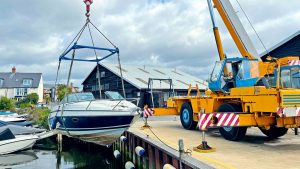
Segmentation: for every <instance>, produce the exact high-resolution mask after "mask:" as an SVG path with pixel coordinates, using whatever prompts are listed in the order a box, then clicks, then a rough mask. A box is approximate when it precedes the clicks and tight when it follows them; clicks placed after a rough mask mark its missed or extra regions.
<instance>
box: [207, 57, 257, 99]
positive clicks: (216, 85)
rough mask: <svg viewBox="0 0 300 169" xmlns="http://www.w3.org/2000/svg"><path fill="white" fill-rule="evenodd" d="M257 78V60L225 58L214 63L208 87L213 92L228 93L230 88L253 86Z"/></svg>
mask: <svg viewBox="0 0 300 169" xmlns="http://www.w3.org/2000/svg"><path fill="white" fill-rule="evenodd" d="M258 78H259V69H258V60H257V59H248V58H226V59H224V60H221V61H217V62H216V63H215V66H214V69H213V71H212V73H211V75H210V79H209V84H208V85H209V89H210V90H211V91H213V92H223V93H230V89H231V88H238V87H249V86H254V85H255V84H256V82H257V81H258Z"/></svg>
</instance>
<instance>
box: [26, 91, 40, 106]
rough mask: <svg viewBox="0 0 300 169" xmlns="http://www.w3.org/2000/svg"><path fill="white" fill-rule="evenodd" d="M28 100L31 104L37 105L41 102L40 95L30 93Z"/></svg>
mask: <svg viewBox="0 0 300 169" xmlns="http://www.w3.org/2000/svg"><path fill="white" fill-rule="evenodd" d="M26 100H27V102H30V103H31V104H37V102H38V101H39V95H38V94H36V93H30V94H28V95H27V97H26Z"/></svg>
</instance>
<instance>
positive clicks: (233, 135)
mask: <svg viewBox="0 0 300 169" xmlns="http://www.w3.org/2000/svg"><path fill="white" fill-rule="evenodd" d="M242 111H243V110H242V108H241V106H239V105H237V104H232V103H225V104H222V105H221V106H220V107H219V109H218V112H242ZM219 132H220V134H221V135H222V137H223V138H225V139H226V140H230V141H238V140H241V139H242V138H244V137H245V135H246V132H247V127H220V128H219Z"/></svg>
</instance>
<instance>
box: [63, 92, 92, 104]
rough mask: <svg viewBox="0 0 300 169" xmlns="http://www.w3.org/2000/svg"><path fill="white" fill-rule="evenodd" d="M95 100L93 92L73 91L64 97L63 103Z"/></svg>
mask: <svg viewBox="0 0 300 169" xmlns="http://www.w3.org/2000/svg"><path fill="white" fill-rule="evenodd" d="M92 100H95V98H94V95H93V94H92V93H71V94H68V95H67V96H65V97H64V99H63V100H62V103H70V102H81V101H92Z"/></svg>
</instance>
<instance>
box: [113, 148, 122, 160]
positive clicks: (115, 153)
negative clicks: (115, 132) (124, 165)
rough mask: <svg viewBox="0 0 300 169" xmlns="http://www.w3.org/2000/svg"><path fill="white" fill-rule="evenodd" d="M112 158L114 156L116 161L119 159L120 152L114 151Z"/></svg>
mask: <svg viewBox="0 0 300 169" xmlns="http://www.w3.org/2000/svg"><path fill="white" fill-rule="evenodd" d="M114 156H115V158H116V159H119V158H120V157H121V153H120V151H119V150H115V151H114Z"/></svg>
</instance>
